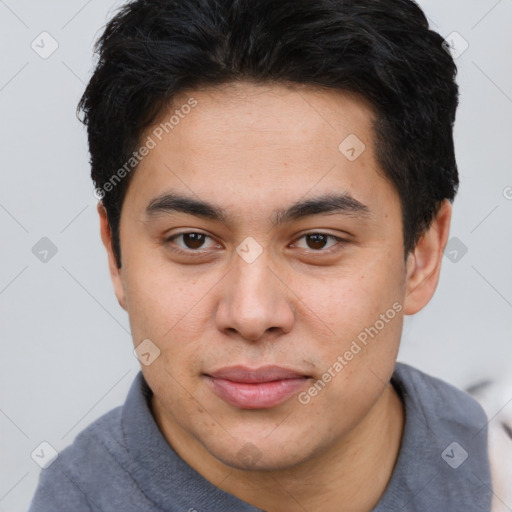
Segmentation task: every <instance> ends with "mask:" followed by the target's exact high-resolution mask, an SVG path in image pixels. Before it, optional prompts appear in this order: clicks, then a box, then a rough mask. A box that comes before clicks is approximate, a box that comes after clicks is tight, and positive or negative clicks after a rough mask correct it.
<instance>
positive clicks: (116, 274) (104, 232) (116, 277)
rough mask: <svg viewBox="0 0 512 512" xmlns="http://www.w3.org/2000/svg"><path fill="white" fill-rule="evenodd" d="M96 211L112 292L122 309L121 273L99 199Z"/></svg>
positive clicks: (105, 212)
mask: <svg viewBox="0 0 512 512" xmlns="http://www.w3.org/2000/svg"><path fill="white" fill-rule="evenodd" d="M98 213H99V216H100V233H101V240H102V242H103V245H104V246H105V249H106V250H107V255H108V267H109V271H110V278H111V279H112V284H113V285H114V292H115V294H116V297H117V301H118V302H119V305H120V306H121V307H122V308H123V309H124V310H126V297H125V293H124V287H123V278H122V273H121V272H122V269H120V268H118V267H117V263H116V258H115V256H114V250H113V249H112V233H111V231H110V226H109V224H108V218H107V210H105V207H104V206H103V204H102V203H101V201H100V202H99V203H98Z"/></svg>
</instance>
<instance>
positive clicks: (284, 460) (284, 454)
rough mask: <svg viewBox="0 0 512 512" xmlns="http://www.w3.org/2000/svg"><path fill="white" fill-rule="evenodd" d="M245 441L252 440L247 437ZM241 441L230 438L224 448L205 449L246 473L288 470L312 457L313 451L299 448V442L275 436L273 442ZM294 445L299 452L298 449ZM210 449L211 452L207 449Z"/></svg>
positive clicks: (264, 440)
mask: <svg viewBox="0 0 512 512" xmlns="http://www.w3.org/2000/svg"><path fill="white" fill-rule="evenodd" d="M247 439H251V438H250V437H249V438H247ZM252 439H253V441H249V440H247V441H243V440H236V442H235V441H233V440H232V439H231V440H230V441H228V443H227V445H226V446H219V444H218V440H217V442H216V443H215V445H214V446H212V447H210V446H208V445H205V447H206V449H207V450H208V451H209V452H210V453H211V454H212V455H213V456H214V457H215V458H216V459H218V460H220V461H221V462H222V463H224V464H226V465H227V466H230V467H232V468H235V469H239V470H245V471H280V470H286V469H290V468H292V467H294V466H297V465H299V464H301V463H302V462H305V461H306V460H307V459H309V458H310V457H311V456H312V455H313V453H312V452H313V448H312V447H310V449H309V450H308V447H305V446H303V445H302V446H301V444H300V443H299V442H296V443H294V442H290V438H289V437H288V440H287V441H286V440H283V439H280V438H278V437H276V438H275V439H274V440H269V439H260V440H258V439H256V438H255V437H253V438H252ZM297 446H299V447H300V448H301V449H300V451H299V450H297ZM210 448H211V449H210Z"/></svg>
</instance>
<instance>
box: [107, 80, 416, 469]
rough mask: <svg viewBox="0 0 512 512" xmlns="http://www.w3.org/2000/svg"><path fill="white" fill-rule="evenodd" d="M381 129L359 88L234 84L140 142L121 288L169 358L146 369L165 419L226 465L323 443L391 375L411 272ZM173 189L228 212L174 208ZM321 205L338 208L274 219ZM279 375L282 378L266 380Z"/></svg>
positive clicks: (139, 331)
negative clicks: (378, 153) (327, 201)
mask: <svg viewBox="0 0 512 512" xmlns="http://www.w3.org/2000/svg"><path fill="white" fill-rule="evenodd" d="M190 97H193V98H194V99H195V100H196V101H197V105H196V106H194V107H193V108H190V109H189V108H182V109H181V110H180V106H181V105H185V104H187V101H188V100H189V98H190ZM175 110H178V111H179V113H180V114H181V115H180V116H179V122H178V123H176V119H174V121H173V128H172V130H169V129H168V131H169V133H168V134H165V131H164V133H163V135H162V129H161V127H160V129H158V127H159V125H160V123H161V122H166V121H169V118H170V116H171V115H173V114H174V111H175ZM372 119H373V112H372V110H371V108H370V107H369V106H368V105H367V103H365V102H364V101H363V100H361V99H358V97H357V96H355V95H349V94H347V93H341V92H339V91H338V92H335V91H325V90H322V91H321V90H316V89H313V88H310V87H303V88H301V87H299V86H297V87H296V88H295V89H292V88H287V87H285V86H277V85H272V86H271V85H251V84H248V83H242V84H238V85H236V86H235V85H233V84H232V85H230V86H224V87H221V88H217V89H205V90H197V91H193V92H191V93H190V94H186V95H185V94H183V95H182V96H180V97H177V98H176V99H175V101H174V105H173V108H172V110H170V111H169V112H163V113H162V116H161V119H159V120H158V122H156V123H155V125H154V126H152V127H151V128H150V129H149V130H148V131H147V132H146V133H145V134H144V136H143V138H142V141H141V143H146V142H147V137H148V136H150V137H152V139H153V140H154V141H155V142H156V143H157V144H156V147H154V148H153V149H151V150H150V151H149V154H148V155H147V156H146V157H144V159H143V160H142V161H141V163H140V164H139V166H138V168H137V170H136V171H135V174H134V175H133V180H132V181H131V183H130V186H129V188H128V191H127V195H126V198H125V201H124V203H123V210H122V217H121V224H120V239H121V252H122V269H121V277H120V282H121V283H122V286H120V285H118V287H117V294H118V297H119V298H120V301H121V302H122V303H123V305H124V306H125V307H126V309H127V311H128V314H129V318H130V325H131V330H132V335H133V339H134V343H135V345H139V344H140V343H141V342H142V341H143V340H145V339H149V340H151V343H152V344H154V345H155V346H156V347H158V349H159V350H160V355H159V357H157V358H156V359H155V360H154V361H153V362H152V363H151V364H150V365H148V366H145V365H143V366H142V370H143V373H144V376H145V378H146V380H147V382H148V384H149V385H150V387H151V388H152V390H153V392H154V399H153V407H154V411H155V414H156V416H158V417H159V418H160V421H161V422H163V423H164V424H166V425H167V426H168V428H169V429H170V430H173V429H174V430H175V431H180V432H181V433H182V434H183V435H186V436H189V437H190V438H191V439H194V442H199V443H200V444H201V445H202V446H204V447H205V448H206V450H208V452H210V453H211V454H213V455H214V456H215V457H216V458H217V459H219V460H221V461H222V462H224V463H226V464H228V465H233V466H237V467H244V466H245V467H254V468H261V469H263V468H266V469H277V468H283V467H291V466H293V465H295V464H297V463H299V462H301V461H305V460H308V459H309V458H311V457H314V456H316V455H318V454H320V453H322V452H324V451H325V450H328V449H329V447H331V446H332V445H333V444H334V443H337V442H339V441H340V440H341V439H343V438H344V437H346V436H348V435H349V433H350V431H352V429H354V427H356V426H357V425H358V424H360V423H361V422H362V421H363V418H364V417H365V416H366V415H367V413H368V411H369V410H370V409H371V408H372V407H373V406H374V405H375V404H376V403H377V402H378V400H379V398H380V397H381V393H382V391H383V389H384V387H385V385H386V383H387V382H389V378H390V376H391V374H392V371H393V368H394V365H395V360H396V355H397V351H398V346H399V340H400V333H401V328H402V315H403V311H402V312H400V311H401V309H402V303H403V300H404V296H405V275H406V272H405V265H404V255H403V250H404V249H403V236H402V223H401V210H400V203H399V199H398V196H397V195H396V193H395V191H394V189H393V188H392V186H391V185H390V184H389V183H388V182H387V181H386V180H385V179H384V178H383V177H382V175H381V174H380V173H379V172H377V168H378V164H377V162H376V157H375V148H374V144H373V135H372V131H371V122H372ZM155 130H156V131H155ZM155 134H158V135H159V137H160V138H161V139H162V140H161V141H160V140H159V137H157V136H156V135H155ZM347 137H348V139H347ZM356 137H357V138H356ZM345 140H346V141H345ZM343 141H345V142H343ZM342 143H343V144H342ZM361 143H363V144H364V145H365V148H364V150H363V146H362V144H361ZM340 144H341V148H340ZM362 150H363V151H362ZM361 151H362V152H361ZM359 153H360V154H359ZM167 194H175V195H180V196H186V197H187V198H190V199H192V200H194V201H200V202H206V203H208V204H210V205H212V206H214V207H215V208H216V209H218V210H219V211H220V210H222V212H223V213H224V217H221V218H214V217H212V216H210V217H206V216H199V215H194V214H193V212H189V213H185V212H184V211H180V209H177V210H175V209H173V208H171V206H172V205H173V204H174V205H176V202H174V203H172V204H171V202H170V201H167V202H165V201H159V199H161V198H162V197H163V196H165V195H167ZM327 195H330V196H338V195H339V196H342V200H341V201H339V202H338V206H340V208H339V209H331V210H330V211H325V210H324V211H323V213H318V209H315V208H314V207H313V208H310V209H309V210H307V211H302V214H303V215H298V216H297V215H295V216H294V215H282V213H283V212H285V211H286V210H288V209H289V208H290V207H291V206H292V205H294V204H295V203H298V202H304V201H311V200H317V199H320V198H324V196H327ZM182 205H183V203H182ZM150 206H152V208H150ZM195 211H196V214H198V213H200V211H199V210H195ZM278 211H279V212H281V215H279V214H277V213H276V212H278ZM294 211H295V212H297V211H298V209H295V210H294ZM292 213H293V212H292ZM304 214H306V215H304ZM190 233H196V234H200V235H203V236H200V235H195V236H194V235H190ZM390 310H391V312H390ZM392 313H394V314H392ZM365 329H366V330H365ZM362 333H366V337H365V335H364V334H362ZM363 340H365V341H364V342H363ZM354 342H356V344H355V345H354ZM146 343H147V342H146ZM151 346H152V345H151ZM357 347H358V348H359V350H358V348H357ZM347 352H350V353H351V354H352V356H350V355H349V354H347ZM340 357H341V359H340ZM146 358H147V356H146ZM336 363H338V364H336ZM269 365H270V366H273V367H280V368H281V369H279V368H277V369H276V368H274V369H271V370H269V371H261V372H259V371H258V370H261V369H262V368H263V367H265V366H269ZM232 367H237V368H235V369H233V368H232ZM282 369H284V370H282ZM253 371H254V372H253ZM326 372H327V373H328V374H329V375H330V377H331V378H330V379H329V378H328V377H325V374H326ZM318 380H320V381H322V382H323V384H318V383H317V386H316V388H315V387H314V384H315V382H317V381H318ZM254 381H259V382H258V383H256V382H254ZM261 381H263V382H261ZM270 381H274V382H270ZM312 386H313V388H314V389H316V392H315V391H312V389H313V388H312ZM247 443H249V444H247Z"/></svg>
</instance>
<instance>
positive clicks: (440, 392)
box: [392, 363, 487, 431]
mask: <svg viewBox="0 0 512 512" xmlns="http://www.w3.org/2000/svg"><path fill="white" fill-rule="evenodd" d="M392 382H393V384H394V385H395V386H396V387H398V388H399V390H400V392H401V393H402V395H405V397H406V398H407V399H408V400H409V402H410V404H411V405H414V408H415V409H416V410H417V411H418V412H420V413H421V414H422V415H423V417H424V420H425V422H426V423H427V424H430V423H434V422H435V423H438V422H439V420H443V421H444V422H445V423H450V425H451V426H452V427H453V428H454V429H457V430H458V431H460V429H461V428H462V429H464V430H474V431H479V430H480V429H482V428H483V427H485V426H486V424H487V417H486V414H485V412H484V410H483V408H482V407H481V406H480V404H479V403H478V402H477V401H476V400H475V399H474V398H473V397H471V396H470V395H469V394H468V393H466V392H465V391H462V390H460V389H458V388H456V387H455V386H453V385H451V384H449V383H448V382H445V381H443V380H441V379H439V378H437V377H433V376H431V375H427V374H426V373H424V372H422V371H421V370H418V369H416V368H413V367H412V366H409V365H407V364H404V363H397V365H396V369H395V372H394V374H393V379H392Z"/></svg>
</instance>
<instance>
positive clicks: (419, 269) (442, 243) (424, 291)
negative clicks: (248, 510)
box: [404, 200, 452, 315]
mask: <svg viewBox="0 0 512 512" xmlns="http://www.w3.org/2000/svg"><path fill="white" fill-rule="evenodd" d="M451 217H452V205H451V203H450V202H449V201H448V200H445V201H443V203H442V204H441V206H440V208H439V210H438V212H437V214H436V216H435V218H434V220H433V221H432V224H431V225H430V227H429V229H428V231H426V232H425V233H424V234H423V235H422V236H421V238H420V240H419V241H418V243H417V244H416V247H415V248H414V250H413V251H412V252H411V253H409V255H408V256H407V262H406V268H407V277H406V292H405V299H404V314H406V315H414V314H415V313H417V312H418V311H420V310H421V309H423V308H424V307H425V306H426V305H427V304H428V302H429V301H430V299H431V298H432V296H433V295H434V292H435V290H436V288H437V283H438V282H439V274H440V272H441V262H442V259H443V254H444V249H445V247H446V243H447V242H448V234H449V232H450V221H451Z"/></svg>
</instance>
